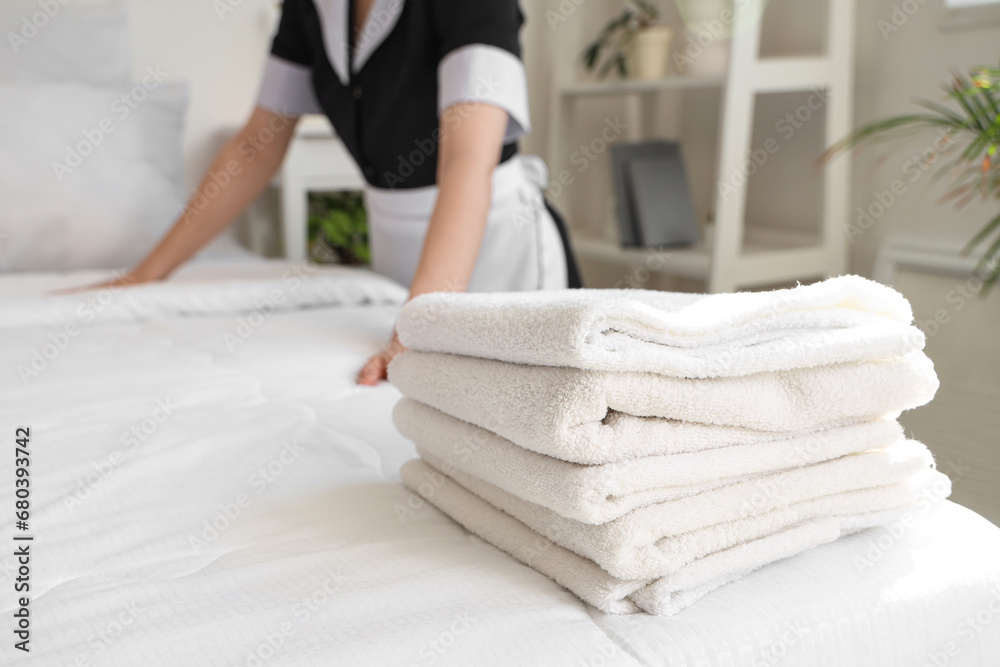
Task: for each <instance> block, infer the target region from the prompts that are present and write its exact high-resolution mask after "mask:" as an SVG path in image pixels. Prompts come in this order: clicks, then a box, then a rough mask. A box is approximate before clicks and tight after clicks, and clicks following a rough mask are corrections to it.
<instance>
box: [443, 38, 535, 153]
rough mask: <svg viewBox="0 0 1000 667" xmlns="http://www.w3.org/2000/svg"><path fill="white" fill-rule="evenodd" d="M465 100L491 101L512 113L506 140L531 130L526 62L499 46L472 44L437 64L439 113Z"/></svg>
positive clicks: (488, 102)
mask: <svg viewBox="0 0 1000 667" xmlns="http://www.w3.org/2000/svg"><path fill="white" fill-rule="evenodd" d="M463 102H481V103H483V104H492V105H493V106H497V107H500V108H501V109H503V110H505V111H506V112H507V114H508V115H509V116H510V120H509V121H508V123H507V133H506V136H505V137H504V143H505V144H509V143H512V142H514V141H517V140H518V139H520V138H521V137H523V136H524V135H526V134H528V133H529V132H530V131H531V114H530V112H529V108H528V79H527V75H526V74H525V71H524V63H522V62H521V59H520V58H518V57H517V56H515V55H514V54H513V53H510V52H509V51H506V50H504V49H501V48H499V47H496V46H487V45H486V44H470V45H468V46H463V47H460V48H457V49H455V50H454V51H452V52H451V53H449V54H448V55H446V56H445V57H444V59H442V60H441V64H440V66H439V67H438V112H439V113H441V112H443V111H444V110H445V109H447V108H448V107H451V106H454V105H456V104H461V103H463Z"/></svg>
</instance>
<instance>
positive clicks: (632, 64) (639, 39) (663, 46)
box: [628, 26, 674, 80]
mask: <svg viewBox="0 0 1000 667" xmlns="http://www.w3.org/2000/svg"><path fill="white" fill-rule="evenodd" d="M673 37H674V31H673V30H671V29H670V28H669V27H667V26H652V27H649V28H643V29H641V30H639V31H638V32H636V33H635V35H634V36H633V37H632V43H631V44H630V45H629V56H628V72H629V77H630V78H632V79H642V80H648V79H660V78H663V77H664V76H666V74H667V65H668V64H669V62H670V43H671V41H673Z"/></svg>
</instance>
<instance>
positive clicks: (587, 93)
mask: <svg viewBox="0 0 1000 667" xmlns="http://www.w3.org/2000/svg"><path fill="white" fill-rule="evenodd" d="M725 81H726V75H725V74H724V73H721V72H720V73H719V74H707V75H703V76H677V75H675V76H667V77H663V78H662V79H653V80H650V81H611V82H607V81H592V82H584V83H573V84H570V85H568V86H565V87H564V88H563V89H562V90H560V91H559V92H560V94H561V95H563V96H564V97H601V96H606V95H629V94H635V93H658V92H661V91H664V90H692V89H698V88H721V87H722V86H723V84H724V83H725Z"/></svg>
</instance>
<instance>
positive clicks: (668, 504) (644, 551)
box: [417, 440, 933, 579]
mask: <svg viewBox="0 0 1000 667" xmlns="http://www.w3.org/2000/svg"><path fill="white" fill-rule="evenodd" d="M417 451H418V452H419V453H420V455H421V456H422V457H423V458H424V460H425V461H426V462H427V463H428V464H430V465H431V466H433V467H435V468H437V469H438V470H442V471H444V472H445V473H446V474H448V475H449V476H450V477H451V478H452V479H454V480H455V481H456V482H458V483H459V484H461V485H462V486H464V487H465V488H466V489H467V490H469V491H471V492H472V493H474V494H475V495H477V496H479V497H480V498H482V499H483V500H485V501H487V502H488V503H490V504H491V505H493V506H494V507H497V508H499V509H501V510H503V511H504V512H506V513H507V514H510V515H511V516H513V517H514V518H516V519H518V520H519V521H521V522H523V523H524V524H525V525H527V526H528V527H529V528H531V529H533V530H535V531H537V532H539V533H541V534H543V535H545V536H546V537H548V538H549V539H551V540H552V541H553V542H555V543H557V544H559V545H560V546H562V547H565V548H567V549H570V550H571V551H574V552H576V553H578V554H580V555H581V556H585V557H587V558H589V559H590V560H593V561H594V562H596V563H597V564H598V565H600V566H601V567H602V568H604V569H605V570H607V571H608V572H610V573H611V574H613V575H614V576H616V577H621V578H626V579H647V578H653V577H659V576H663V575H665V574H669V573H671V572H673V571H674V570H675V569H676V568H677V563H678V561H681V562H684V561H686V560H688V557H687V554H688V553H689V551H690V547H691V545H690V544H689V543H688V541H685V540H678V541H671V540H670V539H669V538H671V537H676V536H681V535H684V534H686V533H690V532H692V531H696V530H700V529H703V528H708V527H710V526H719V525H720V524H721V528H720V530H723V531H727V530H728V531H732V532H734V533H737V532H739V531H743V530H749V529H748V528H745V527H741V526H740V525H739V522H740V521H743V520H745V519H747V518H751V517H759V516H760V515H763V514H768V516H767V517H764V518H758V519H756V521H755V522H754V523H753V526H754V527H755V528H754V530H756V531H757V532H758V533H759V534H770V533H773V532H777V531H779V530H782V529H784V528H787V527H788V525H787V524H785V523H783V518H784V516H783V515H782V514H780V513H774V510H776V509H779V508H783V507H787V506H789V505H794V504H796V503H801V502H805V501H811V500H817V499H823V498H826V497H829V496H832V495H834V494H840V493H845V492H849V491H857V490H860V489H871V488H874V487H884V486H886V485H889V484H896V483H900V482H903V481H905V480H907V479H909V478H911V477H913V476H914V475H916V474H918V473H920V472H923V471H925V470H928V469H930V468H931V467H932V466H933V458H932V457H931V454H930V452H929V451H927V448H926V447H924V446H923V445H922V444H920V443H919V442H915V441H912V440H901V441H899V442H898V443H896V444H894V445H893V446H891V447H889V448H887V449H885V450H875V451H871V452H862V453H859V454H850V455H848V456H844V457H841V458H839V459H835V460H833V461H827V462H824V463H817V464H814V465H811V466H804V467H801V468H795V469H792V470H786V471H782V472H778V473H772V474H769V475H762V476H760V477H757V478H754V479H748V480H745V481H741V482H737V483H734V484H729V485H726V486H721V487H717V488H714V489H709V490H706V491H703V492H701V493H698V494H694V495H690V496H682V497H680V498H675V499H673V500H667V501H664V502H660V503H655V504H652V505H646V506H645V507H640V508H638V509H636V510H633V511H632V512H629V513H628V514H625V515H623V516H621V517H619V518H617V519H615V520H613V521H609V522H607V523H603V524H599V525H594V524H587V523H583V522H580V521H575V520H573V519H567V518H566V517H564V516H560V515H559V514H556V513H555V512H553V511H552V510H550V509H548V508H546V507H542V506H541V505H537V504H535V503H530V502H528V501H526V500H523V499H521V498H518V497H517V496H515V495H513V494H511V493H508V492H506V491H503V490H502V489H499V488H497V487H496V486H493V485H492V484H489V483H488V482H484V481H482V480H481V479H478V478H476V477H473V476H471V475H468V474H467V473H464V472H462V471H461V470H458V469H457V468H453V467H450V466H449V465H448V463H447V462H446V461H442V460H440V459H437V458H435V457H434V456H433V455H431V454H429V453H428V452H424V451H421V450H420V449H419V448H418V449H417ZM821 506H822V503H820V507H821ZM695 548H696V549H700V546H699V545H697V544H696V545H695Z"/></svg>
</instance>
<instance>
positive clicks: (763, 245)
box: [573, 228, 828, 286]
mask: <svg viewBox="0 0 1000 667" xmlns="http://www.w3.org/2000/svg"><path fill="white" fill-rule="evenodd" d="M705 236H706V240H704V241H702V242H700V243H698V244H697V245H695V246H691V247H677V248H662V249H659V248H622V247H621V246H619V245H618V244H617V243H615V242H614V241H609V240H606V239H593V238H579V239H574V240H573V249H574V251H575V252H576V253H577V255H578V256H579V257H580V258H581V259H589V260H596V261H603V262H613V263H616V264H624V265H626V266H631V267H641V266H645V267H646V268H647V269H649V270H650V271H651V272H653V273H666V274H670V275H674V276H680V277H682V278H692V279H696V280H708V278H709V277H710V273H711V269H712V248H711V236H712V230H711V229H708V230H707V232H706V234H705ZM827 255H828V253H827V251H826V250H825V249H824V248H823V247H822V246H820V244H819V238H818V237H817V236H816V235H815V234H810V233H803V232H800V231H796V230H784V229H774V228H758V229H748V230H747V238H746V241H745V243H744V247H743V253H742V254H741V255H740V256H739V257H738V258H737V260H736V261H737V262H738V263H739V264H740V268H741V269H743V270H746V271H747V272H748V273H752V274H754V278H753V280H750V281H748V282H747V283H746V285H747V286H749V285H753V284H757V285H767V284H772V283H780V282H783V281H786V280H792V279H795V278H796V277H799V276H808V275H811V274H812V273H813V272H816V275H819V274H821V273H822V272H823V270H824V267H825V266H826V265H827V264H828V262H827Z"/></svg>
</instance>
